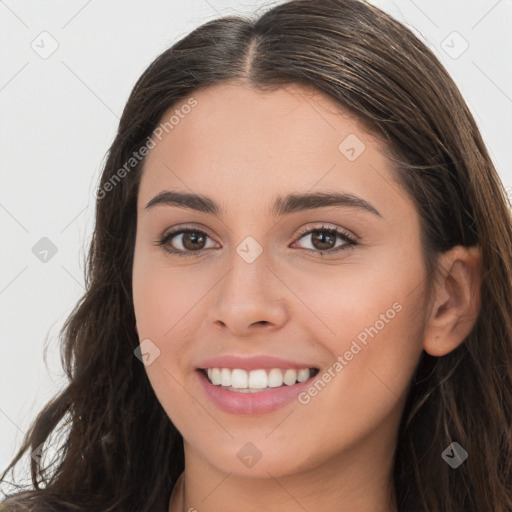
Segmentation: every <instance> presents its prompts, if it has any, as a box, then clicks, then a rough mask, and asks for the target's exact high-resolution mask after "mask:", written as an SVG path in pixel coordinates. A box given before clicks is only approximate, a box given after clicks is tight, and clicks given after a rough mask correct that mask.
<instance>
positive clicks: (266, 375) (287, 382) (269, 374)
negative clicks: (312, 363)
mask: <svg viewBox="0 0 512 512" xmlns="http://www.w3.org/2000/svg"><path fill="white" fill-rule="evenodd" d="M199 371H200V372H201V373H202V374H203V375H204V376H205V377H206V378H207V379H208V380H209V382H210V383H211V384H213V385H214V386H219V387H221V388H224V389H226V390H228V391H234V392H237V393H259V392H262V391H269V390H271V389H275V388H280V387H289V386H293V385H295V384H298V383H301V382H305V381H306V380H309V379H311V378H313V377H314V376H315V375H317V374H318V372H319V371H320V370H319V369H318V368H301V369H298V370H296V369H293V368H286V369H284V368H267V369H266V368H260V369H255V370H250V371H246V370H243V369H241V368H200V369H199Z"/></svg>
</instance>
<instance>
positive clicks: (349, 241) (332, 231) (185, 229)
mask: <svg viewBox="0 0 512 512" xmlns="http://www.w3.org/2000/svg"><path fill="white" fill-rule="evenodd" d="M317 231H320V232H326V233H329V235H336V237H338V236H339V237H340V238H341V239H342V240H343V241H344V242H346V244H344V245H342V246H340V247H337V248H333V249H327V250H325V251H320V250H315V249H303V250H304V251H307V252H309V253H314V254H315V255H317V254H318V253H320V255H324V254H333V253H337V252H341V251H345V250H347V249H351V248H353V247H354V246H356V245H358V243H359V242H357V241H356V240H355V239H354V238H353V237H352V236H350V235H349V234H348V233H347V232H345V231H343V230H340V229H338V228H333V227H329V226H320V227H315V228H306V229H304V230H302V231H301V232H300V233H299V237H298V240H300V239H301V238H303V237H304V236H305V235H310V234H312V233H314V232H317ZM189 232H193V233H196V234H199V235H201V236H206V237H208V238H210V237H209V236H208V234H207V233H205V232H204V231H201V230H200V229H197V228H194V227H191V226H182V227H179V228H177V229H175V230H173V231H170V232H168V233H166V234H165V235H163V236H162V237H161V238H159V239H158V240H157V241H156V242H155V245H157V246H160V247H162V250H163V251H165V252H166V253H169V254H173V255H176V256H180V257H181V256H184V257H197V256H201V254H202V252H203V251H205V250H206V249H200V250H198V251H182V250H177V249H170V248H169V246H168V242H170V241H171V240H172V239H173V238H174V237H175V236H177V235H181V234H183V233H189Z"/></svg>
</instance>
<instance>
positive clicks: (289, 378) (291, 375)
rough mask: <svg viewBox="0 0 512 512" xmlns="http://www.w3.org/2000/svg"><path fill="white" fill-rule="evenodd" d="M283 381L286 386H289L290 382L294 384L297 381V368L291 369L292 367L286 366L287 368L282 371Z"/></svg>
mask: <svg viewBox="0 0 512 512" xmlns="http://www.w3.org/2000/svg"><path fill="white" fill-rule="evenodd" d="M283 382H284V383H285V384H286V385H287V386H291V385H292V384H295V383H296V382H297V370H293V369H292V368H288V370H286V371H285V372H284V376H283Z"/></svg>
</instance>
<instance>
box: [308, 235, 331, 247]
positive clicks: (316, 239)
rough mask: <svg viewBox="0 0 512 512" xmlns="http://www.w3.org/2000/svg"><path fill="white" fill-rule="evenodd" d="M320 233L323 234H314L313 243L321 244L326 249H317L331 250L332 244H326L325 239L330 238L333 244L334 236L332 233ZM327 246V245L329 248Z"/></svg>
mask: <svg viewBox="0 0 512 512" xmlns="http://www.w3.org/2000/svg"><path fill="white" fill-rule="evenodd" d="M319 233H321V234H320V235H318V234H313V243H315V242H320V244H324V247H317V249H331V247H330V243H329V242H326V241H325V240H323V239H324V238H330V239H331V243H332V241H333V240H332V239H333V235H332V234H330V233H326V232H325V231H320V232H319ZM325 245H327V247H326V246H325Z"/></svg>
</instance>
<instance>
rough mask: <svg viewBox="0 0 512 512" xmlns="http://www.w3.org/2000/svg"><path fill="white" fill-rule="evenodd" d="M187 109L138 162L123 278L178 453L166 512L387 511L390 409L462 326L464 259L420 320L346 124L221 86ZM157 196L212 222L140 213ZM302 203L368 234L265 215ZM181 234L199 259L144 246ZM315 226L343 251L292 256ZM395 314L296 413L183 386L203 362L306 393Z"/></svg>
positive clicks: (474, 287)
mask: <svg viewBox="0 0 512 512" xmlns="http://www.w3.org/2000/svg"><path fill="white" fill-rule="evenodd" d="M193 96H194V98H195V99H196V100H197V106H196V107H195V108H194V109H192V111H191V112H190V113H189V114H187V116H185V117H184V118H183V119H182V120H180V122H179V124H177V125H176V126H174V128H173V129H172V130H171V131H169V133H168V134H165V135H164V137H163V138H162V140H161V141H156V142H157V144H156V147H154V148H153V149H152V150H151V151H150V152H149V154H148V156H147V158H146V161H145V164H144V169H143V175H142V179H141V183H140V188H139V196H138V219H137V235H136V245H135V258H134V265H133V298H134V307H135V314H136V321H137V332H138V334H139V338H140V340H141V341H142V340H145V339H148V338H149V339H150V340H151V341H152V343H154V345H156V346H157V347H158V349H159V350H160V354H159V356H158V357H156V358H155V360H154V361H153V362H152V363H151V364H149V365H147V366H145V369H146V371H147V374H148V377H149V379H150V381H151V384H152V386H153V388H154V391H155V393H156V395H157V397H158V399H159V401H160V402H161V404H162V405H163V407H164V409H165V411H166V413H167V414H168V416H169V417H170V418H171V420H172V421H173V423H174V424H175V425H176V427H177V428H178V430H179V431H180V432H181V434H182V435H183V437H184V446H185V471H184V473H183V474H182V477H181V478H180V481H179V483H178V485H177V486H176V489H175V493H174V496H173V498H172V500H171V503H170V504H169V511H170V512H177V511H180V510H194V509H195V510H198V511H200V512H201V511H206V510H207V511H208V512H221V511H222V512H225V511H226V510H239V509H240V510H249V511H257V510H266V511H271V512H287V511H294V512H295V511H296V510H299V509H300V510H302V508H303V509H305V510H324V511H336V512H340V511H346V512H348V511H350V512H363V511H372V512H392V511H395V510H396V504H395V497H394V494H393V484H392V478H391V470H392V457H393V453H394V450H395V447H396V435H397V430H398V425H399V421H400V417H401V413H402V410H403V406H404V399H405V395H406V392H407V390H408V387H409V384H410V381H411V379H412V376H413V373H414V370H415V368H416V365H417V363H418V360H419V358H420V355H421V352H422V350H426V351H427V352H429V353H431V354H432V355H437V356H441V355H444V354H447V353H448V352H450V351H451V350H453V349H455V348H456V347H457V346H458V345H459V344H460V343H461V342H462V341H463V340H464V338H465V337H466V336H467V335H468V334H469V332H470V331H471V329H472V327H473V326H474V323H475V320H476V317H477V314H478V310H479V307H480V303H479V286H480V280H479V272H478V265H479V264H480V260H481V256H480V252H479V251H478V250H477V249H476V248H475V249H471V250H468V249H465V248H462V247H456V248H454V249H453V250H452V251H449V252H448V253H445V254H443V255H442V256H441V257H440V259H439V268H440V271H441V274H440V278H439V279H438V280H436V282H435V283H434V284H433V286H434V290H435V295H434V300H433V302H432V303H431V304H427V303H426V280H425V277H426V274H425V268H424V266H423V260H422V251H421V245H420V224H419V217H418V214H417V211H416V208H415V205H414V203H413V202H412V200H411V199H410V198H409V197H408V196H407V195H406V193H405V192H404V190H403V189H402V188H401V187H400V186H399V185H398V184H397V183H396V182H395V181H394V178H393V174H392V165H391V162H390V161H389V160H387V159H386V157H385V156H384V155H383V149H384V147H383V146H382V144H381V143H380V142H379V141H378V140H377V139H376V138H375V137H373V136H372V135H370V133H368V132H367V131H366V130H365V129H364V128H363V126H362V125H361V124H360V123H358V122H357V120H355V119H354V118H353V117H351V116H349V115H348V114H347V113H346V112H344V111H343V110H341V109H340V108H339V106H337V104H336V103H335V102H334V101H333V100H331V99H330V98H329V97H327V96H325V95H323V94H322V93H319V92H316V91H314V90H311V89H308V88H305V87H302V86H298V85H290V86H287V87H284V88H281V89H278V90H275V91H272V92H261V91H256V90H254V89H251V88H250V87H248V86H243V85H241V84H236V83H230V84H228V83H225V84H222V85H217V86H214V87H209V88H205V89H202V90H200V91H197V92H195V93H194V95H193ZM185 103H186V100H184V101H183V103H182V104H185ZM180 105H181V104H178V105H174V106H173V107H172V109H170V111H169V113H171V112H172V111H174V109H176V108H180ZM164 117H165V118H168V117H169V116H168V115H167V114H166V116H164ZM349 134H355V135H356V136H357V137H358V138H359V139H360V140H361V141H362V142H363V143H364V145H365V150H364V151H363V152H362V154H361V155H360V156H359V157H358V158H357V159H355V160H354V161H350V160H348V159H347V158H346V156H345V154H343V153H342V152H341V151H340V150H339V149H338V146H339V144H340V143H341V142H342V141H343V140H344V139H345V138H346V137H347V136H348V135H349ZM163 190H177V191H180V192H189V193H191V192H194V193H198V194H203V195H205V196H208V197H210V198H212V199H213V200H214V201H215V202H217V203H219V205H221V206H222V207H223V208H224V209H225V214H223V215H218V216H217V215H213V214H208V213H201V212H196V211H192V210H188V209H185V208H180V207H177V206H169V205H159V206H155V207H153V208H150V209H146V208H145V206H146V204H147V203H148V202H149V201H150V200H151V199H152V198H153V197H154V196H156V195H157V194H158V193H160V192H161V191H163ZM318 191H326V192H332V191H339V192H342V191H343V192H349V193H351V194H354V195H356V196H358V197H360V198H363V199H365V200H366V201H368V202H369V203H371V204H372V205H373V206H374V207H375V208H376V209H377V210H378V212H379V213H380V214H381V217H379V216H377V215H373V214H372V213H369V212H367V211H364V210H362V209H358V208H353V207H352V208H347V207H323V208H317V209H310V210H304V211H300V212H295V213H291V214H288V215H285V216H283V217H273V216H271V215H270V214H269V209H270V205H271V204H272V201H273V199H274V197H275V196H276V195H286V194H289V193H305V192H318ZM185 223H186V224H187V225H190V224H192V225H193V228H196V229H199V230H201V231H204V232H205V233H206V234H207V235H208V238H207V239H206V242H205V241H203V242H202V243H201V242H199V243H198V242H197V240H196V241H195V242H194V241H193V240H192V243H190V242H189V245H187V246H184V245H182V242H183V243H184V238H183V236H182V235H177V236H175V237H174V239H173V240H172V241H169V242H168V245H170V244H171V243H172V244H173V246H174V248H175V249H177V250H179V249H181V250H187V248H188V251H189V253H190V254H193V250H194V247H197V249H199V251H200V252H201V255H200V256H198V257H194V256H193V255H192V256H190V257H180V256H177V255H172V254H168V253H166V252H165V251H164V250H163V248H162V247H160V246H157V245H156V244H155V242H156V241H157V240H158V239H159V237H161V236H162V235H163V234H165V232H168V231H169V230H170V228H174V227H178V226H181V225H182V224H185ZM322 224H323V225H327V226H328V227H338V228H339V229H341V230H345V231H347V232H348V233H350V234H351V235H352V236H353V237H356V238H357V239H358V241H359V244H358V245H356V246H349V245H347V243H346V242H345V241H344V240H343V239H341V238H335V239H333V240H332V241H331V245H329V246H327V245H324V246H322V245H321V244H320V245H319V243H318V242H315V239H314V237H313V236H312V235H311V234H309V235H305V236H303V237H302V238H300V234H299V233H300V230H301V229H302V228H309V229H313V228H316V229H319V228H321V226H322ZM247 236H251V237H253V238H254V239H255V240H256V241H257V242H258V243H259V244H260V246H261V247H262V249H263V252H262V254H260V256H259V257H258V258H257V259H256V260H255V261H254V262H252V263H250V264H249V263H247V262H246V261H245V260H244V259H243V258H241V257H240V256H239V254H238V253H237V252H236V248H237V246H238V245H239V244H240V243H241V242H242V241H243V240H244V239H245V238H246V237H247ZM194 243H195V245H194ZM344 244H345V247H346V250H343V251H340V252H337V253H333V254H330V255H329V254H325V253H324V254H323V255H321V254H320V250H321V249H322V248H330V247H335V246H336V247H341V246H343V245H344ZM190 247H191V248H192V249H190ZM201 249H202V251H201ZM307 249H311V251H316V253H313V252H311V251H310V252H308V251H307ZM196 252H197V251H196ZM394 303H399V304H400V305H401V306H402V308H401V310H400V311H399V312H396V314H395V315H394V318H392V319H390V320H389V321H388V322H386V323H385V325H384V327H383V328H382V329H381V330H379V332H378V334H377V335H375V336H374V337H373V338H370V337H369V338H368V344H367V346H363V347H362V349H361V350H360V351H359V352H358V353H357V355H355V356H354V357H353V359H352V360H350V361H348V362H347V364H346V366H344V367H343V369H342V371H339V372H338V373H336V376H335V377H334V378H332V379H331V381H330V382H329V383H328V384H327V385H326V386H325V387H324V388H323V389H322V390H321V392H319V393H318V394H317V395H316V396H314V397H311V400H310V401H309V403H307V405H303V404H301V403H299V402H298V401H296V400H294V401H292V402H291V403H290V404H288V405H286V406H285V407H282V408H281V409H278V410H277V411H275V412H271V413H266V414H260V415H252V416H239V415H233V414H229V413H226V412H223V411H221V410H219V409H218V408H217V407H216V406H215V405H214V404H213V403H212V402H211V401H210V400H209V399H208V397H207V396H206V395H205V393H204V391H203V390H202V388H201V386H200V385H199V380H198V374H197V372H196V371H195V368H196V367H197V365H198V363H199V362H200V361H201V360H203V359H205V358H207V357H213V356H216V355H220V354H222V355H224V354H235V355H241V356H250V355H273V356H277V357H282V358H285V359H288V360H292V361H300V362H303V361H305V362H309V365H308V366H310V367H317V368H320V373H319V376H321V375H322V374H323V373H324V372H325V371H326V370H327V369H328V368H329V367H332V365H333V363H334V362H335V361H336V360H337V358H338V356H340V355H341V356H343V354H344V353H345V352H346V351H347V350H349V348H350V346H351V343H352V342H353V341H354V340H355V339H356V337H357V335H358V334H360V333H361V332H362V331H364V329H365V327H369V326H372V325H374V324H375V322H376V321H377V320H379V318H381V317H380V315H381V314H383V313H385V312H386V311H387V310H389V309H390V308H392V305H393V304H394ZM248 442H251V443H253V444H254V445H255V446H256V447H257V448H258V450H259V451H260V452H261V454H262V457H261V459H260V460H259V461H258V462H257V463H256V464H255V465H254V466H252V467H250V468H249V467H246V466H245V465H244V464H242V463H241V461H240V459H239V458H238V457H237V453H238V451H239V450H240V449H241V448H242V447H243V446H244V445H245V444H246V443H248ZM441 463H444V462H443V461H442V460H441V458H440V464H441ZM183 484H184V485H183ZM226 507H227V508H226ZM301 507H302V508H301Z"/></svg>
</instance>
